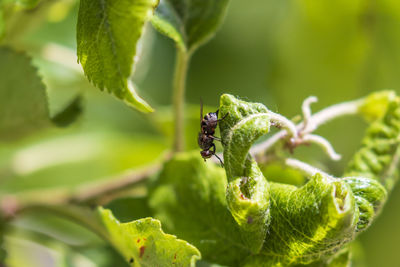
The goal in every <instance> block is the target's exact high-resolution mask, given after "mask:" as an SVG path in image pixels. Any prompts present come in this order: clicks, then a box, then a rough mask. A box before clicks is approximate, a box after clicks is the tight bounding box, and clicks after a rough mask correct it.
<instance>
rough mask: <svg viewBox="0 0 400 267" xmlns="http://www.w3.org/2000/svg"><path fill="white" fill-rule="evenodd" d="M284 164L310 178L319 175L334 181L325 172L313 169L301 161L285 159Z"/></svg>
mask: <svg viewBox="0 0 400 267" xmlns="http://www.w3.org/2000/svg"><path fill="white" fill-rule="evenodd" d="M284 163H285V165H287V166H289V167H291V168H294V169H297V170H299V171H301V172H302V173H304V174H305V175H307V176H308V177H312V176H314V175H316V174H317V173H320V174H322V175H323V176H325V177H327V178H329V179H335V178H334V177H333V176H331V175H329V174H327V173H326V172H324V171H322V170H320V169H318V168H315V167H313V166H311V165H309V164H307V163H305V162H303V161H300V160H297V159H293V158H287V159H285V161H284Z"/></svg>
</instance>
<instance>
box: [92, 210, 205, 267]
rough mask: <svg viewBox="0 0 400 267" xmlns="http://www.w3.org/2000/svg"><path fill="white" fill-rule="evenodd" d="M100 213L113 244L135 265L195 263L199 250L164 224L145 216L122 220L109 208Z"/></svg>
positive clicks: (186, 264) (187, 264)
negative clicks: (131, 220)
mask: <svg viewBox="0 0 400 267" xmlns="http://www.w3.org/2000/svg"><path fill="white" fill-rule="evenodd" d="M99 214H100V217H101V220H102V221H103V224H104V226H105V227H106V229H107V232H108V234H109V237H110V241H111V243H112V244H113V246H114V247H115V248H116V249H117V250H118V251H119V252H120V253H121V254H122V255H123V256H124V258H125V259H126V260H127V262H129V263H130V264H131V265H132V266H195V262H196V260H198V259H200V252H199V251H198V250H197V249H196V248H195V247H193V246H192V245H190V244H189V243H187V242H186V241H183V240H180V239H177V238H176V237H175V236H173V235H168V234H165V233H164V232H163V231H162V230H161V223H160V222H159V221H158V220H155V219H153V218H145V219H140V220H136V221H133V222H130V223H120V222H119V221H118V220H117V219H115V218H114V216H113V214H112V213H111V211H110V210H105V209H103V208H99Z"/></svg>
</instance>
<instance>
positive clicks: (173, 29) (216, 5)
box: [152, 0, 229, 51]
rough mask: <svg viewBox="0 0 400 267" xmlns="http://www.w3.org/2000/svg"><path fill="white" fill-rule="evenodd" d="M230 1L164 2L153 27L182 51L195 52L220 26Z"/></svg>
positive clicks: (162, 0) (167, 0) (165, 0)
mask: <svg viewBox="0 0 400 267" xmlns="http://www.w3.org/2000/svg"><path fill="white" fill-rule="evenodd" d="M228 3H229V0H217V1H215V0H189V1H184V0H161V2H160V5H159V6H158V8H157V9H156V15H155V16H154V17H153V19H152V24H153V26H154V27H155V28H156V29H157V30H158V31H159V32H160V33H162V34H164V35H166V36H167V37H169V38H171V39H172V40H174V41H175V42H176V45H177V46H178V47H179V48H180V49H181V50H188V51H193V50H195V49H196V48H197V47H199V46H200V45H202V44H203V43H205V42H207V41H208V40H209V39H210V38H211V37H212V36H213V35H214V34H215V32H216V31H217V29H218V28H219V26H220V25H221V23H222V21H223V19H224V17H225V13H226V10H227V6H228Z"/></svg>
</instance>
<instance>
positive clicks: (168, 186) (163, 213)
mask: <svg viewBox="0 0 400 267" xmlns="http://www.w3.org/2000/svg"><path fill="white" fill-rule="evenodd" d="M226 184H227V183H226V177H225V172H224V170H223V169H222V168H221V167H219V166H216V165H214V164H212V163H204V161H203V160H202V158H201V156H200V153H199V152H198V151H196V152H193V153H188V154H179V155H176V156H174V157H173V158H172V159H171V160H170V161H168V162H166V163H165V165H164V169H163V171H162V173H161V174H160V177H159V179H158V181H157V186H156V187H155V188H154V189H153V190H152V192H151V194H150V207H151V208H152V209H153V211H154V215H155V217H156V218H157V219H159V220H161V221H162V223H163V227H165V228H166V230H167V231H168V232H171V233H174V234H176V235H177V236H179V237H180V238H183V239H185V240H187V241H189V242H190V243H192V244H194V245H195V246H196V247H197V248H198V249H199V250H200V252H201V255H202V258H203V259H205V260H207V261H209V262H214V263H219V264H222V265H228V266H238V265H240V262H241V261H242V260H243V259H244V258H245V257H246V256H247V255H249V253H250V250H249V248H248V247H246V246H245V245H244V244H243V241H242V236H241V234H240V232H239V228H238V227H237V224H236V222H235V220H234V219H233V218H232V215H231V214H230V212H229V210H228V208H227V205H226V199H225V191H226Z"/></svg>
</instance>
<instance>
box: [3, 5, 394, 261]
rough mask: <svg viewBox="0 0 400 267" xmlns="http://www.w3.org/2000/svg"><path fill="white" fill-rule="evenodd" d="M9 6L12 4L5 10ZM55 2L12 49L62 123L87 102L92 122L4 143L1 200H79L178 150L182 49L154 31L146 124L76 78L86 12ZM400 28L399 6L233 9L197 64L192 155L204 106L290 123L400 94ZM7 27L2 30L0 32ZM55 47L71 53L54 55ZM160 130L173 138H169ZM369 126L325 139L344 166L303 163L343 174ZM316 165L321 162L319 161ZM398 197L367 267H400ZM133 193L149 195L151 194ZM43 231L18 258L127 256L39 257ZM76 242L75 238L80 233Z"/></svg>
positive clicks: (16, 241)
mask: <svg viewBox="0 0 400 267" xmlns="http://www.w3.org/2000/svg"><path fill="white" fill-rule="evenodd" d="M8 2H11V1H4V2H3V3H8ZM16 2H19V3H22V4H24V2H32V3H33V2H36V1H16ZM51 2H52V1H45V0H42V1H41V2H40V3H39V6H38V8H33V9H30V10H29V11H16V13H15V15H16V19H14V20H12V21H11V23H10V24H9V25H7V26H6V27H7V28H5V32H8V33H9V34H8V35H6V38H4V39H3V42H4V43H5V44H8V45H15V46H17V47H18V48H19V49H21V50H27V51H28V53H29V54H30V55H32V56H33V58H34V63H35V65H36V66H38V67H39V69H40V74H41V75H42V76H43V79H44V83H45V84H46V85H47V87H48V97H49V102H50V113H51V114H55V113H56V112H57V111H59V110H60V109H61V108H62V107H65V106H66V104H67V103H70V102H71V100H72V99H74V97H75V96H76V92H79V93H80V94H83V95H84V96H86V97H85V101H84V102H85V111H84V113H83V117H82V118H81V120H80V121H78V124H77V125H75V126H73V127H72V128H70V129H67V130H59V129H55V128H48V129H46V130H44V131H41V132H38V133H36V134H35V135H33V136H30V137H28V138H25V139H23V140H21V141H19V142H17V143H4V142H3V143H2V144H1V147H0V183H1V186H0V192H1V193H2V194H7V193H18V192H19V193H23V194H25V193H31V194H35V193H36V191H37V190H40V189H49V188H50V189H52V188H53V189H54V188H57V189H60V190H71V188H72V189H74V188H76V187H78V186H80V185H81V184H86V183H88V182H93V181H98V180H101V181H107V180H110V179H111V177H113V176H114V175H116V174H119V173H121V172H123V171H125V170H127V169H130V168H132V167H141V166H143V165H146V164H148V163H150V162H154V161H157V160H158V157H160V155H161V154H162V153H163V151H164V150H165V149H166V148H167V147H168V143H169V142H170V139H169V136H170V135H169V134H168V133H169V132H170V130H169V129H171V128H172V119H171V116H168V114H167V113H166V112H163V110H165V106H167V105H170V97H169V95H170V92H171V88H170V83H171V81H170V79H171V69H172V65H173V53H174V52H173V47H174V45H175V44H173V42H172V41H170V40H168V39H167V38H165V37H163V36H161V35H159V34H157V33H156V32H155V31H154V30H152V29H149V30H148V31H147V32H146V35H147V36H146V37H147V39H146V43H145V45H143V47H144V51H142V54H141V60H140V61H139V62H138V64H139V65H138V66H137V67H136V73H135V75H134V78H133V80H134V81H135V82H136V83H137V84H138V86H139V88H141V89H143V93H142V92H141V96H143V97H144V98H145V99H146V100H148V101H149V102H150V103H151V104H152V106H153V107H154V108H155V109H156V114H154V116H153V117H145V116H143V115H140V114H138V113H135V112H134V111H131V110H130V109H129V108H127V107H125V106H124V105H123V104H122V103H120V102H118V101H117V100H115V99H113V98H110V97H108V96H107V95H105V94H102V93H99V92H97V91H96V89H95V88H93V87H92V86H91V85H89V84H88V83H87V81H86V80H85V78H84V77H83V75H82V72H81V71H80V70H79V68H78V69H77V68H75V67H71V66H74V64H75V63H76V58H75V55H74V51H73V50H74V49H75V23H76V21H77V15H78V8H77V3H76V1H73V0H61V1H57V2H56V3H51ZM3 3H2V4H3ZM68 11H69V12H68ZM0 16H1V14H0ZM399 26H400V4H399V3H398V2H397V1H394V0H383V1H370V0H357V1H352V2H349V1H342V0H341V1H335V2H331V1H330V2H328V1H320V2H315V1H308V0H302V1H279V0H270V1H261V0H258V1H256V2H255V3H254V4H251V5H249V4H248V3H245V2H241V1H232V3H231V4H230V8H229V10H228V12H227V18H226V20H225V23H224V25H223V26H222V29H221V31H220V32H219V34H218V35H216V37H215V39H213V40H212V41H211V42H210V43H209V44H207V45H205V46H204V47H203V48H202V49H199V50H198V52H197V53H196V54H194V56H193V60H192V64H191V69H190V71H189V77H188V94H187V98H188V104H193V105H194V107H193V108H192V107H190V108H188V109H187V114H185V116H186V117H187V124H186V125H187V131H186V135H187V136H188V139H190V138H192V139H193V140H194V141H193V142H192V140H191V139H190V140H188V141H187V143H188V146H189V147H190V148H194V147H195V146H196V142H195V138H196V136H197V131H198V103H199V98H200V97H202V98H203V100H204V101H205V102H206V104H209V105H211V106H214V107H216V106H217V105H218V99H219V96H220V95H221V94H222V93H226V92H229V93H232V94H234V95H241V96H245V98H247V99H249V100H257V102H263V103H265V104H267V106H268V107H269V109H270V110H273V111H279V112H280V113H282V114H284V115H287V116H289V117H291V116H293V115H295V114H297V113H298V111H299V108H300V104H301V101H302V100H303V99H304V98H305V97H307V96H309V95H317V96H318V97H319V99H320V102H319V103H318V104H316V105H315V107H316V109H318V108H321V107H323V106H326V105H328V104H333V103H336V102H340V101H343V100H349V99H353V98H357V97H360V96H363V95H366V93H368V92H371V91H373V90H381V89H386V88H391V89H394V90H396V91H397V92H399V89H398V88H399V86H400V80H399V79H400V78H399V76H398V73H397V69H398V64H399V63H400V35H399V34H398V29H399ZM2 27H3V25H2V24H1V23H0V31H1V29H2ZM20 30H21V31H20ZM22 30H23V31H22ZM18 32H23V34H20V35H18V34H17V33H18ZM53 45H57V46H56V48H60V47H61V48H66V49H61V50H56V51H57V52H56V53H52V51H53V50H52V49H53V48H54V46H53ZM76 66H77V65H76ZM3 75H6V74H3V73H2V74H1V77H3ZM313 108H314V106H313ZM213 110H215V108H212V107H210V108H208V109H207V111H213ZM0 111H1V108H0ZM160 120H161V121H162V122H163V125H160ZM161 126H162V130H163V131H159V130H160V128H161ZM365 126H366V124H365V123H363V122H361V121H359V120H355V119H354V120H353V119H352V118H346V119H344V120H343V121H338V122H337V123H335V124H334V126H331V125H327V126H324V128H322V129H321V130H320V131H319V133H321V134H323V135H324V136H326V137H327V138H328V139H329V140H330V141H332V143H333V144H334V145H335V147H336V149H337V150H338V151H339V152H340V153H341V154H343V161H341V162H339V163H332V162H330V161H329V160H328V159H327V158H325V156H323V155H320V154H319V153H321V152H320V151H319V150H318V149H315V150H314V149H313V147H311V148H307V150H306V149H303V148H300V149H299V150H297V151H296V152H295V156H296V157H299V158H302V159H305V160H309V161H311V162H312V163H315V164H316V165H317V166H320V167H322V168H324V169H325V170H327V171H329V172H332V173H334V174H337V175H340V174H341V173H342V170H343V169H344V164H345V163H346V162H347V161H348V159H350V157H351V154H352V153H353V151H355V150H356V147H357V146H358V144H359V143H360V136H362V134H361V133H362V131H363V130H364V128H365ZM350 127H351V128H350ZM348 129H352V131H348ZM82 151H85V152H84V153H82ZM44 155H47V156H46V157H44ZM315 155H318V157H315ZM313 158H319V160H318V162H316V160H315V159H313ZM35 159H40V160H35ZM65 188H66V189H65ZM393 190H394V191H393V193H392V197H391V198H390V201H389V202H388V203H387V207H386V208H385V212H383V214H382V215H381V217H379V219H378V220H377V222H376V224H375V225H373V226H372V229H371V230H369V231H367V232H366V233H364V234H363V235H361V236H360V238H361V240H362V241H363V242H362V243H363V246H364V249H365V252H364V254H365V257H366V259H367V262H368V266H395V265H396V264H397V259H396V250H397V246H396V245H395V244H398V243H399V242H400V230H399V229H398V227H397V226H398V225H399V223H400V215H399V214H398V212H396V211H397V209H398V204H400V202H399V201H400V199H399V197H398V195H399V194H398V193H396V192H399V186H396V187H394V188H393ZM40 193H41V192H39V194H40ZM134 193H135V194H137V195H143V194H145V193H146V192H145V189H143V188H141V189H138V190H136V192H134ZM114 208H115V210H118V208H119V207H118V206H117V207H114ZM131 216H134V215H131ZM132 219H133V218H132ZM134 219H138V218H134ZM21 220H22V219H21ZM44 220H45V219H43V221H44ZM43 221H42V222H41V220H39V222H38V219H32V220H31V221H29V220H28V221H23V220H22V222H17V224H19V226H21V228H22V229H23V230H24V231H22V233H21V232H18V231H14V232H13V236H12V237H9V238H8V239H7V246H8V247H13V249H12V251H13V253H14V252H15V253H16V254H13V255H18V253H26V251H28V250H30V249H32V248H35V249H36V250H35V252H37V253H42V254H43V255H47V256H48V258H49V259H56V260H59V261H60V262H63V261H65V262H68V263H71V262H72V263H76V262H79V261H85V262H96V260H95V259H96V256H94V255H99V254H101V253H100V252H99V251H106V255H112V256H110V258H112V257H118V256H116V255H115V253H114V254H113V252H110V251H112V250H110V249H109V248H107V247H104V248H102V249H103V250H98V251H93V250H90V248H89V249H88V248H87V247H86V249H84V250H83V249H82V250H81V251H80V253H76V249H75V251H73V250H74V249H70V248H67V247H65V246H64V247H62V246H61V245H60V244H59V243H55V242H50V241H46V242H44V241H41V242H43V243H42V245H41V246H35V245H32V243H29V242H27V241H24V240H25V237H27V236H29V237H32V235H34V236H35V238H36V239H39V240H43V239H44V238H43V237H42V236H41V237H40V238H37V233H38V232H39V233H44V234H45V235H49V234H50V235H51V234H52V233H53V234H54V232H57V231H55V230H54V229H51V227H50V226H48V227H47V228H46V227H39V226H38V225H40V224H41V223H42V224H43ZM60 224H62V223H60ZM54 225H57V224H56V223H55V224H54ZM60 228H61V229H65V228H64V227H60ZM32 232H33V233H35V234H32ZM58 232H62V231H61V230H59V231H58ZM70 232H71V235H72V233H74V232H76V229H70ZM56 236H57V235H56ZM77 236H78V237H79V235H77ZM179 238H183V236H182V237H179ZM32 239H33V237H32ZM59 239H60V238H59ZM77 239H78V240H79V238H77ZM79 242H81V243H79ZM79 242H78V241H76V242H75V243H72V248H80V246H81V247H82V246H83V245H82V244H83V243H85V244H87V243H90V242H91V241H90V242H89V241H87V240H86V239H85V240H84V242H83V241H79ZM96 242H97V243H101V242H100V241H98V240H97V241H96ZM77 243H78V245H77ZM97 243H96V244H97ZM79 244H80V245H79ZM103 245H104V244H103ZM89 247H90V246H89ZM49 251H50V252H49ZM0 254H1V252H0ZM42 254H41V255H42ZM76 254H78V255H79V256H76ZM100 258H102V259H100ZM102 260H103V262H107V260H104V256H103V257H97V262H96V264H99V265H100V264H105V263H100V262H101V261H102ZM104 266H106V265H104Z"/></svg>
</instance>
